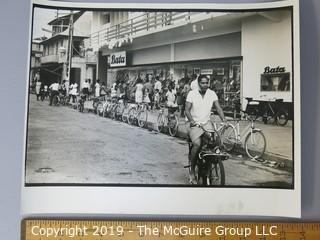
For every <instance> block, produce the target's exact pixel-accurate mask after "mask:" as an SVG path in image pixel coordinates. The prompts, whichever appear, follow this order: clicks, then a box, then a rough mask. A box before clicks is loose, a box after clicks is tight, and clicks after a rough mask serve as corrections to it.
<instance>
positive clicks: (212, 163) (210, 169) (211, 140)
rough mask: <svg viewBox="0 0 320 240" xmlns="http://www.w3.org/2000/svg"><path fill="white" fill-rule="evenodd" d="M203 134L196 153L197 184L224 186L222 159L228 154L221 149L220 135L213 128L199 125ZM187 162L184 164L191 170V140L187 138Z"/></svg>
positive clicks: (225, 158) (227, 156) (226, 157)
mask: <svg viewBox="0 0 320 240" xmlns="http://www.w3.org/2000/svg"><path fill="white" fill-rule="evenodd" d="M197 127H201V128H202V129H203V130H204V132H205V134H204V135H203V137H202V140H203V144H202V147H201V150H200V152H199V153H198V155H197V159H196V163H195V177H196V182H197V185H203V186H224V185H225V170H224V165H223V161H224V160H227V159H228V158H229V155H228V154H226V153H223V152H222V151H221V149H222V144H221V137H220V134H219V132H217V131H216V130H215V129H205V128H204V127H203V126H201V125H197ZM188 147H189V154H188V163H189V165H188V166H186V167H188V168H189V174H190V172H191V157H190V155H191V149H192V141H191V140H190V139H188Z"/></svg>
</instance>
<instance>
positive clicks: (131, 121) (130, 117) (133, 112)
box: [128, 108, 136, 125]
mask: <svg viewBox="0 0 320 240" xmlns="http://www.w3.org/2000/svg"><path fill="white" fill-rule="evenodd" d="M135 115H136V110H135V109H133V108H132V109H130V110H129V112H128V123H129V124H130V125H133V124H134V120H135Z"/></svg>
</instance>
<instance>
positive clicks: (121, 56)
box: [110, 51, 127, 67]
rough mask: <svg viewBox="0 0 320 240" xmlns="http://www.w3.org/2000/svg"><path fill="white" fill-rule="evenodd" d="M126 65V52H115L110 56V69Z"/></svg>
mask: <svg viewBox="0 0 320 240" xmlns="http://www.w3.org/2000/svg"><path fill="white" fill-rule="evenodd" d="M126 65H127V57H126V52H125V51H122V52H116V53H112V54H110V67H124V66H126Z"/></svg>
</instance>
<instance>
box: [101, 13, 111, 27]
mask: <svg viewBox="0 0 320 240" xmlns="http://www.w3.org/2000/svg"><path fill="white" fill-rule="evenodd" d="M107 23H110V13H103V14H101V25H104V24H107Z"/></svg>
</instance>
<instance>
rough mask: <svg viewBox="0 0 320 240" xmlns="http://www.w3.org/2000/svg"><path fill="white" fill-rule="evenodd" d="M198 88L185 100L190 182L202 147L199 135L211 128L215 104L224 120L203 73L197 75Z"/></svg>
mask: <svg viewBox="0 0 320 240" xmlns="http://www.w3.org/2000/svg"><path fill="white" fill-rule="evenodd" d="M198 85H199V89H196V90H192V91H190V92H189V94H188V96H187V100H186V109H185V114H186V117H187V118H188V120H189V121H190V131H189V137H190V139H191V141H192V149H191V156H190V162H191V171H190V183H192V184H194V183H196V179H195V164H196V156H197V154H198V152H199V151H200V149H201V147H202V139H201V136H202V135H203V134H204V130H203V129H202V128H201V127H200V125H201V126H202V127H203V128H204V129H213V126H212V123H211V121H210V115H211V109H212V107H213V106H215V108H216V110H217V112H218V115H219V117H220V118H221V120H222V121H225V116H224V113H223V110H222V108H221V107H220V104H219V101H218V97H217V95H216V93H215V92H214V91H212V90H211V89H209V79H208V77H207V76H205V75H200V76H199V77H198Z"/></svg>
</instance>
